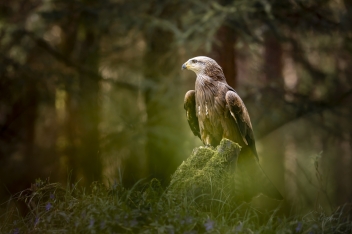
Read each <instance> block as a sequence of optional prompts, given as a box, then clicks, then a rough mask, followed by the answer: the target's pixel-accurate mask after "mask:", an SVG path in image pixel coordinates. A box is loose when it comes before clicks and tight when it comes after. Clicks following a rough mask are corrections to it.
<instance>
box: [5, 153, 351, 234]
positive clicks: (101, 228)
mask: <svg viewBox="0 0 352 234" xmlns="http://www.w3.org/2000/svg"><path fill="white" fill-rule="evenodd" d="M201 150H202V149H201ZM175 177H177V175H174V177H173V178H175ZM205 184H206V183H203V185H205ZM171 188H172V187H169V191H164V189H163V188H162V187H161V185H160V182H159V181H158V180H156V179H153V180H152V181H150V182H143V181H139V182H138V183H136V184H135V185H134V187H133V188H131V189H125V188H124V187H123V186H121V184H118V183H116V182H115V183H113V184H110V185H109V186H106V185H103V184H101V183H97V182H95V183H93V184H92V185H91V188H90V192H87V191H86V190H85V189H82V188H80V187H79V186H77V185H67V186H66V188H63V187H62V186H61V185H60V184H53V183H49V182H48V181H45V182H43V181H41V180H37V181H36V183H35V184H34V185H33V186H32V188H31V189H28V190H26V191H23V192H21V193H20V194H18V195H17V196H15V197H14V198H13V199H20V200H23V201H25V202H26V204H27V205H28V206H29V207H31V211H30V212H29V213H28V214H27V216H25V217H24V218H23V217H21V216H20V215H19V214H17V212H16V209H15V208H8V210H7V212H6V213H4V214H3V215H2V216H1V225H0V233H350V232H351V231H352V224H351V222H350V220H349V216H347V215H346V212H345V211H346V210H347V211H348V209H347V207H343V208H340V209H337V210H336V211H335V212H333V213H331V214H327V213H326V212H324V211H322V210H320V209H319V210H315V211H312V212H309V213H307V214H302V215H293V216H285V215H282V214H279V212H278V210H271V211H258V210H256V209H254V208H253V207H252V206H251V205H250V204H246V203H244V204H241V205H235V204H230V203H229V201H228V200H227V199H226V198H224V197H223V198H221V197H217V198H216V199H215V198H211V199H210V200H208V201H205V200H204V199H201V200H199V199H197V197H198V196H207V197H213V194H212V192H211V191H209V190H204V191H206V192H204V193H203V194H201V195H199V193H198V194H197V192H195V191H192V190H194V189H199V187H198V188H197V187H188V188H187V189H188V190H189V193H187V194H186V193H183V196H182V197H180V199H175V197H173V196H170V189H171ZM173 188H175V187H173ZM207 193H208V194H207ZM196 194H197V195H196ZM215 200H216V202H218V203H222V204H223V206H204V203H205V202H208V203H212V202H214V201H215Z"/></svg>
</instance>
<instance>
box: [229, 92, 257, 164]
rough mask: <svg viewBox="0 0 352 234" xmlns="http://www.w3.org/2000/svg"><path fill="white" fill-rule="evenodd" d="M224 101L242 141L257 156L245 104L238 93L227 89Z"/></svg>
mask: <svg viewBox="0 0 352 234" xmlns="http://www.w3.org/2000/svg"><path fill="white" fill-rule="evenodd" d="M226 102H227V106H228V108H229V110H230V113H231V115H232V117H233V118H234V119H235V121H236V123H237V127H238V129H239V131H240V133H241V136H242V139H243V141H244V142H245V143H246V145H248V146H249V147H250V148H251V150H252V151H253V153H254V155H255V156H256V157H257V158H258V154H257V150H256V148H255V141H254V136H253V129H252V124H251V120H250V118H249V114H248V111H247V108H246V106H245V105H244V103H243V101H242V99H241V98H240V96H238V94H237V93H236V92H235V91H233V90H230V91H227V93H226Z"/></svg>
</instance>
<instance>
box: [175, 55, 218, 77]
mask: <svg viewBox="0 0 352 234" xmlns="http://www.w3.org/2000/svg"><path fill="white" fill-rule="evenodd" d="M181 69H182V70H184V69H187V70H190V71H193V72H194V73H196V75H197V76H198V75H199V74H202V75H206V76H208V77H211V78H213V79H215V80H225V77H224V74H223V71H222V69H221V67H220V66H219V64H217V63H216V61H215V60H214V59H211V58H209V57H206V56H198V57H194V58H191V59H189V60H188V61H187V62H185V63H184V64H183V65H182V67H181Z"/></svg>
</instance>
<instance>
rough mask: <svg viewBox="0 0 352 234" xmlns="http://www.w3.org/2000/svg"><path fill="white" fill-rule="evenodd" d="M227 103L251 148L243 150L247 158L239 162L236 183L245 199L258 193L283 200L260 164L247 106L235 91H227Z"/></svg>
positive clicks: (242, 158)
mask: <svg viewBox="0 0 352 234" xmlns="http://www.w3.org/2000/svg"><path fill="white" fill-rule="evenodd" d="M226 102H227V106H228V108H229V110H230V112H231V115H232V117H233V118H234V119H235V121H236V123H237V127H238V129H239V131H240V133H241V135H242V139H243V141H244V142H245V144H247V145H248V146H249V147H248V148H247V147H244V148H243V151H244V152H242V155H244V156H245V157H240V158H239V159H238V161H237V172H236V180H235V182H236V183H237V185H238V187H240V188H241V190H242V191H243V195H244V196H245V197H253V196H255V195H256V194H258V193H263V194H265V195H267V196H269V197H271V198H274V199H278V200H281V199H282V195H281V194H280V192H279V191H278V190H277V189H276V187H275V186H274V185H273V183H272V182H271V181H270V179H269V178H268V177H267V175H266V174H265V172H264V171H263V169H262V168H261V166H260V164H259V161H258V154H257V150H256V148H255V141H254V136H253V129H252V124H251V120H250V118H249V114H248V111H247V108H246V106H245V105H244V103H243V101H242V99H241V98H240V97H239V96H238V94H237V93H236V92H235V91H234V90H233V89H231V90H230V91H227V93H226ZM246 151H251V152H252V153H253V154H254V155H255V156H256V158H255V157H253V156H250V155H251V153H250V152H246Z"/></svg>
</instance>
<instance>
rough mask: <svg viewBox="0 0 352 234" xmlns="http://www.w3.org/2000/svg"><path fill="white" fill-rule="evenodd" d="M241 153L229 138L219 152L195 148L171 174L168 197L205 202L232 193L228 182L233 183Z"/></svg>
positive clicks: (207, 148) (221, 144) (205, 148)
mask: <svg viewBox="0 0 352 234" xmlns="http://www.w3.org/2000/svg"><path fill="white" fill-rule="evenodd" d="M240 150H241V146H239V145H238V144H237V143H234V142H232V141H230V140H228V139H223V140H222V141H221V143H220V145H219V146H217V147H216V149H214V148H211V147H203V146H201V147H198V148H195V149H194V150H193V152H192V154H191V156H190V157H189V158H187V160H186V161H184V162H183V163H182V164H181V165H180V166H179V167H178V168H177V170H176V171H175V173H174V174H173V175H172V177H171V182H170V185H169V187H168V189H167V195H168V196H169V197H171V198H173V199H184V198H185V196H186V197H192V198H196V197H198V198H200V197H201V198H202V200H204V199H214V198H217V197H218V196H223V195H224V193H225V194H226V195H228V194H230V193H232V192H233V191H232V189H233V186H229V181H231V180H232V181H233V178H234V170H235V168H236V161H237V157H238V155H239V153H240ZM232 185H233V182H232Z"/></svg>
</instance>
